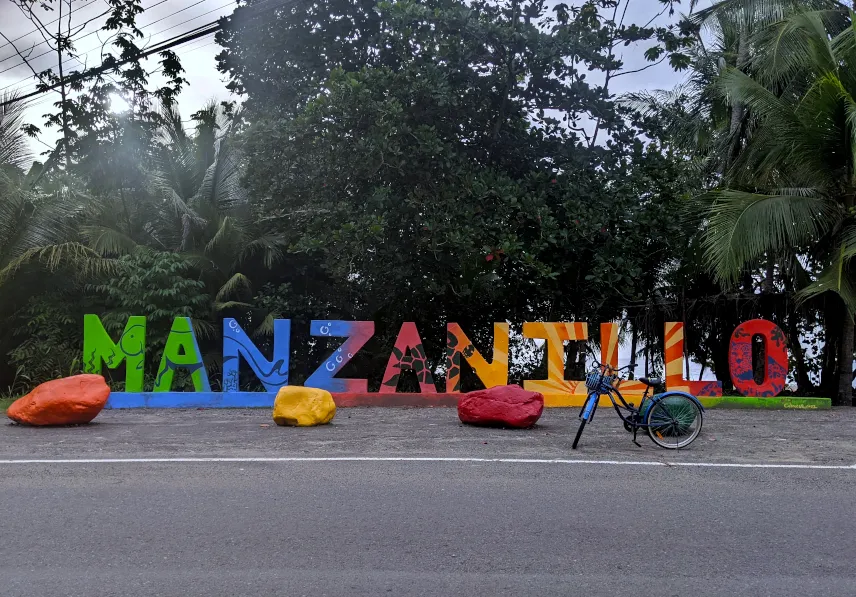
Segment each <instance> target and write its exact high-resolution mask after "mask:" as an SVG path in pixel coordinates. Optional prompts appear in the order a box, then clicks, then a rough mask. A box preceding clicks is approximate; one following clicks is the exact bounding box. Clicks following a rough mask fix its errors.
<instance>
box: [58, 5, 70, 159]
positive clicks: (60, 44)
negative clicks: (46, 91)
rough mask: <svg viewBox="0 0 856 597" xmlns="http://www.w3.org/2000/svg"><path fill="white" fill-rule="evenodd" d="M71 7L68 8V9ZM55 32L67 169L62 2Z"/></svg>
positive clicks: (66, 110) (63, 147)
mask: <svg viewBox="0 0 856 597" xmlns="http://www.w3.org/2000/svg"><path fill="white" fill-rule="evenodd" d="M70 8H71V7H69V9H70ZM57 23H58V25H57V32H56V54H57V62H58V63H59V64H58V70H59V80H60V87H59V93H60V96H61V97H62V103H61V104H60V110H61V115H62V150H63V153H64V154H65V156H64V157H65V167H66V169H68V166H69V161H70V159H71V152H70V151H69V148H68V147H69V142H68V138H69V136H70V134H69V130H70V126H69V122H68V104H66V102H67V101H68V90H67V89H66V86H65V76H64V74H63V69H62V54H63V35H62V2H60V3H59V18H58V19H57Z"/></svg>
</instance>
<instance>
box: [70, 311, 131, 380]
mask: <svg viewBox="0 0 856 597" xmlns="http://www.w3.org/2000/svg"><path fill="white" fill-rule="evenodd" d="M145 360H146V318H145V317H142V316H139V315H136V316H133V317H129V318H128V323H127V324H126V325H125V331H123V332H122V335H121V336H120V337H119V341H118V342H116V343H114V342H113V339H112V338H110V334H108V333H107V330H105V329H104V325H103V324H102V323H101V319H99V317H98V316H97V315H84V316H83V371H84V372H85V373H95V374H100V373H101V366H102V364H105V365H107V368H108V369H115V368H117V367H118V366H119V365H121V364H122V362H123V361H124V362H125V391H126V392H142V391H143V375H144V365H145Z"/></svg>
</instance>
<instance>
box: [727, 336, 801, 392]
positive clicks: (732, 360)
mask: <svg viewBox="0 0 856 597" xmlns="http://www.w3.org/2000/svg"><path fill="white" fill-rule="evenodd" d="M755 336H761V337H762V338H764V356H765V362H764V380H763V381H762V382H761V383H760V384H758V383H755V374H754V370H753V367H752V338H754V337H755ZM728 368H729V370H730V373H731V381H732V382H733V383H734V387H735V388H737V390H738V391H739V392H740V393H741V394H743V395H744V396H755V397H766V398H772V397H774V396H778V395H779V394H780V393H781V391H782V390H784V389H785V383H786V382H787V378H788V348H787V341H786V340H785V333H784V332H783V331H782V329H781V328H780V327H779V326H777V325H776V324H775V323H773V322H772V321H767V320H766V319H752V320H750V321H747V322H744V323H741V324H740V325H738V326H737V328H736V329H735V330H734V333H733V334H731V344H730V346H729V349H728Z"/></svg>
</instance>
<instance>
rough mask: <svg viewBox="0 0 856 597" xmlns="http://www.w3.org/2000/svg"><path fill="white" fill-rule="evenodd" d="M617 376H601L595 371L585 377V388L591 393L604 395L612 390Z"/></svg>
mask: <svg viewBox="0 0 856 597" xmlns="http://www.w3.org/2000/svg"><path fill="white" fill-rule="evenodd" d="M616 379H617V376H615V375H603V374H602V373H601V372H600V370H599V369H595V370H594V371H592V372H591V373H589V374H588V375H586V387H587V388H588V389H589V390H591V391H592V392H600V393H601V394H606V393H607V392H609V390H610V389H611V388H612V384H613V383H615V380H616Z"/></svg>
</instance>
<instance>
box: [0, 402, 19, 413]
mask: <svg viewBox="0 0 856 597" xmlns="http://www.w3.org/2000/svg"><path fill="white" fill-rule="evenodd" d="M15 400H17V398H0V413H5V412H6V409H7V408H9V406H10V405H11V404H12V403H13V402H15Z"/></svg>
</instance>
